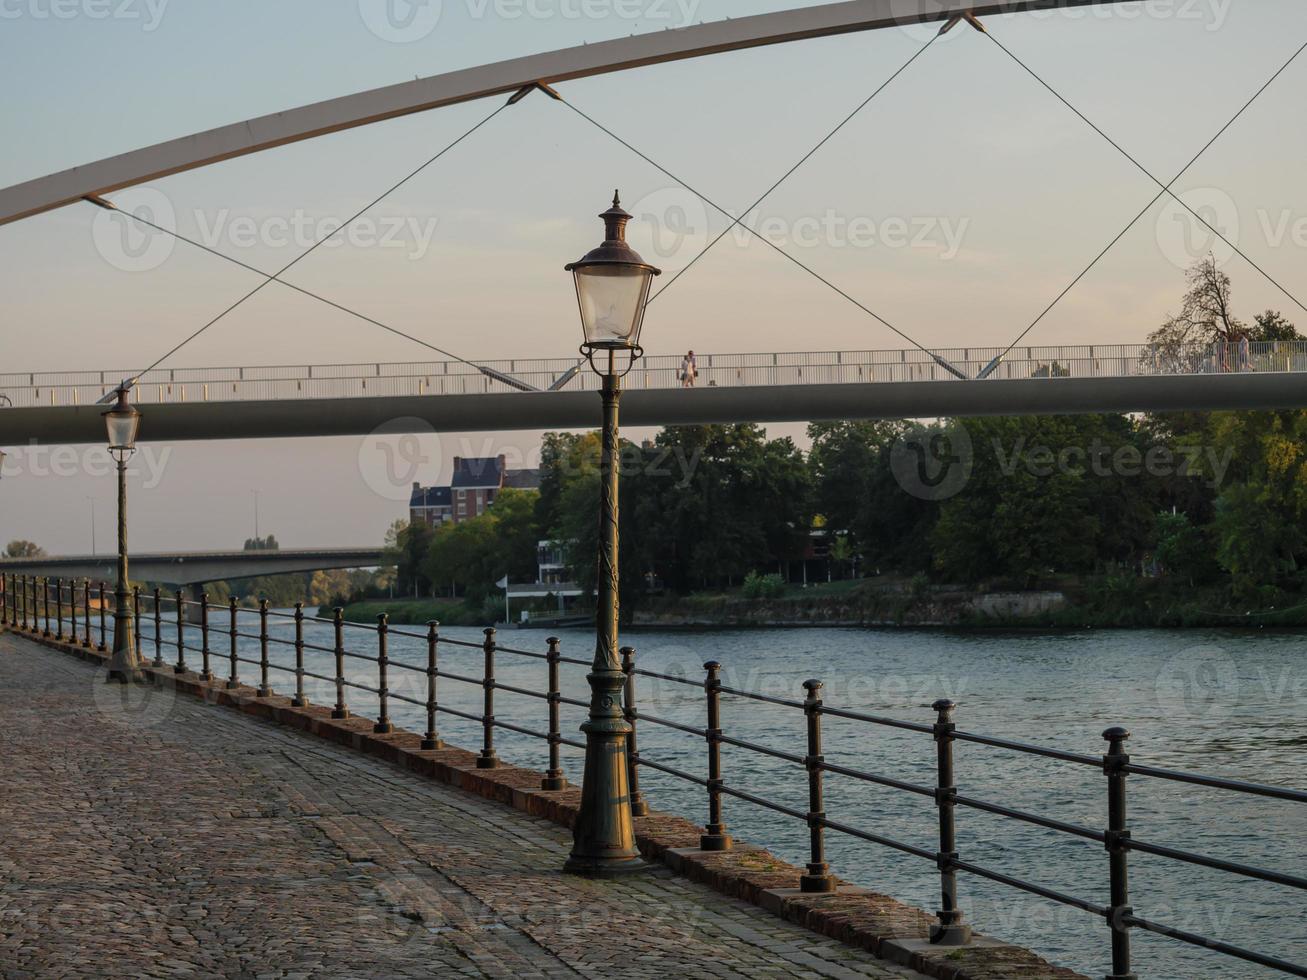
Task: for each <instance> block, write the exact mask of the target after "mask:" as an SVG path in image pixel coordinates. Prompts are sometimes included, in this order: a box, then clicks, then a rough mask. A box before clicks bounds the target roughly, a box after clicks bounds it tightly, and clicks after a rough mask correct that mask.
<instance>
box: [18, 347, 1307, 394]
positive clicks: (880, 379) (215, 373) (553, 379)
mask: <svg viewBox="0 0 1307 980" xmlns="http://www.w3.org/2000/svg"><path fill="white" fill-rule="evenodd" d="M1004 354H1005V352H1004V350H1003V349H1002V348H955V349H947V350H941V351H937V352H935V356H932V355H930V354H927V353H926V352H924V351H920V350H898V351H887V350H865V351H817V352H788V353H742V354H700V355H698V356H697V357H696V362H697V366H698V377H697V382H696V383H697V386H699V387H721V388H737V387H757V386H771V385H802V384H866V383H886V382H913V381H956V380H961V379H964V378H965V379H975V378H977V377H978V376H979V375H981V374H982V373H984V372H986V371H988V373H987V374H986V375H985V376H986V378H988V379H1003V380H1019V379H1032V378H1033V379H1038V378H1045V379H1050V380H1055V379H1059V378H1118V377H1120V378H1124V377H1159V376H1166V375H1207V374H1230V373H1244V372H1248V373H1253V372H1257V373H1263V374H1266V373H1286V372H1307V341H1275V342H1259V343H1253V344H1249V345H1248V346H1247V348H1246V349H1243V348H1241V347H1240V345H1238V344H1219V343H1218V344H1213V345H1206V346H1190V347H1187V348H1183V349H1175V348H1169V347H1168V348H1163V347H1157V346H1150V345H1144V344H1117V345H1089V344H1085V345H1077V346H1061V347H1033V346H1031V347H1017V348H1014V349H1013V350H1011V351H1009V352H1006V355H1005V356H1003V357H1002V359H1001V360H1000V361H998V362H997V363H995V358H998V357H1000V355H1004ZM580 363H581V362H579V361H578V360H577V359H576V358H552V359H534V360H531V359H524V360H497V361H486V362H484V363H483V364H481V365H479V366H474V365H469V364H465V363H462V362H459V361H433V362H425V363H413V362H407V363H375V364H334V365H331V364H329V365H316V366H315V365H299V366H274V367H229V368H160V369H156V370H154V371H150V372H148V373H146V374H145V375H143V376H142V377H141V378H140V381H139V384H138V387H137V389H136V400H137V401H138V402H139V403H141V404H146V405H150V404H185V403H188V402H228V401H279V400H286V399H328V398H367V397H426V396H442V395H478V394H492V393H513V392H517V391H519V390H520V389H519V388H518V387H515V386H514V385H513V384H512V383H511V381H514V380H515V381H517V382H521V383H524V384H526V385H528V386H529V387H532V388H537V389H541V390H559V391H581V390H586V391H589V390H598V386H599V379H598V378H597V377H596V376H595V375H594V374H593V373H592V372H590V371H588V370H579V367H580ZM481 368H484V370H482V369H481ZM130 376H131V372H126V371H125V372H115V371H93V372H88V371H83V372H63V373H51V374H37V373H17V374H16V373H8V374H0V406H4V405H6V404H7V405H9V406H13V407H20V408H27V407H58V406H69V405H91V404H94V403H95V402H96V401H97V400H98V399H100V398H102V397H103V396H104V395H106V394H107V393H108V392H109V391H111V390H112V389H113V387H114V386H115V385H116V384H118V383H119V381H121V379H122V378H124V377H130ZM505 379H509V380H505ZM626 384H627V386H628V388H634V389H667V388H677V387H680V386H681V385H682V377H681V358H680V357H679V356H663V355H659V356H651V357H647V358H644V359H643V360H641V361H639V362H638V363H637V364H636V365H635V368H634V369H633V370H632V372H631V373H630V375H628V377H627V380H626Z"/></svg>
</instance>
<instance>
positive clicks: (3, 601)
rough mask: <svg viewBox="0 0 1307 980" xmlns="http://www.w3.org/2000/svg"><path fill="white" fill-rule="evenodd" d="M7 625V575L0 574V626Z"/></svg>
mask: <svg viewBox="0 0 1307 980" xmlns="http://www.w3.org/2000/svg"><path fill="white" fill-rule="evenodd" d="M8 625H9V575H8V574H2V575H0V626H8Z"/></svg>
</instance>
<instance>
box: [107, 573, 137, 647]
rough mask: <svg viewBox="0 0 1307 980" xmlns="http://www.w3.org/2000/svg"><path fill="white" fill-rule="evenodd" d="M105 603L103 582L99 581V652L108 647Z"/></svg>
mask: <svg viewBox="0 0 1307 980" xmlns="http://www.w3.org/2000/svg"><path fill="white" fill-rule="evenodd" d="M106 605H107V603H106V602H105V601H104V583H103V582H101V583H100V652H101V653H104V652H105V651H107V650H108V649H109V644H108V636H109V631H108V630H107V629H106V628H105V627H106V624H105V616H106V615H107V611H106V609H105V607H106ZM136 649H138V650H139V649H140V647H139V646H138V647H137V648H136Z"/></svg>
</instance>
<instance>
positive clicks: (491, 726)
mask: <svg viewBox="0 0 1307 980" xmlns="http://www.w3.org/2000/svg"><path fill="white" fill-rule="evenodd" d="M485 634H486V641H485V643H484V644H483V645H482V649H483V650H484V651H485V655H486V658H485V672H484V673H483V675H482V678H481V686H482V688H483V689H484V691H485V697H484V699H483V708H482V713H481V754H480V755H478V756H477V768H478V769H494V768H496V767H498V765H499V759H498V758H497V757H496V756H495V629H494V627H493V626H487V627H486V629H485Z"/></svg>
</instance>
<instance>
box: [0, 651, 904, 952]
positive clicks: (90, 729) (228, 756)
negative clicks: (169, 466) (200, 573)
mask: <svg viewBox="0 0 1307 980" xmlns="http://www.w3.org/2000/svg"><path fill="white" fill-rule="evenodd" d="M123 690H124V689H122V688H119V687H110V686H108V685H106V684H104V683H103V679H102V677H101V676H100V672H99V671H98V670H97V669H96V668H94V667H92V666H90V665H88V664H84V663H82V662H80V661H75V660H71V659H69V658H68V657H66V656H64V655H61V654H58V653H54V652H51V651H49V650H46V649H44V648H42V647H39V646H37V645H35V644H33V643H31V642H29V641H27V640H23V639H20V638H17V637H14V636H9V635H0V744H4V745H5V747H6V758H5V765H4V766H3V769H0V918H2V919H3V920H4V923H5V925H4V927H3V928H0V963H5V964H6V965H7V967H8V968H9V969H10V970H13V971H15V975H19V976H54V975H60V976H71V975H75V976H91V975H104V974H106V973H113V974H115V975H122V976H151V977H155V976H175V975H180V974H192V973H194V974H202V975H215V974H221V975H228V976H233V975H241V976H254V975H259V976H319V975H322V976H413V977H418V976H424V977H425V976H433V975H438V976H453V975H460V976H495V977H503V976H519V977H604V976H613V975H616V974H619V973H620V974H621V975H622V976H630V977H668V976H704V975H711V976H714V977H791V976H808V977H811V976H830V977H837V976H838V977H915V976H917V975H916V974H913V973H911V972H910V971H905V970H903V969H901V968H898V967H891V966H888V965H886V964H883V963H881V962H880V961H877V960H875V959H873V958H872V957H871V956H870V955H869V954H866V953H863V952H860V951H857V950H854V949H851V948H849V947H845V946H842V945H840V944H838V943H835V942H833V941H830V940H826V939H823V938H821V937H819V936H816V935H815V934H813V933H809V932H807V931H805V930H803V929H800V928H798V927H797V926H792V925H790V924H788V923H785V922H782V921H781V920H779V919H775V918H773V917H771V916H770V915H768V914H767V913H764V912H761V911H759V910H757V909H755V908H753V907H751V906H746V905H744V904H742V903H740V902H737V901H734V900H731V899H726V898H723V897H722V896H720V895H718V894H717V893H715V892H710V891H708V890H707V889H706V888H703V887H701V886H698V885H694V884H690V883H688V882H686V881H683V880H681V879H678V878H674V877H672V876H671V875H670V873H669V872H667V871H665V870H655V871H652V872H650V873H648V874H646V875H641V876H638V877H637V878H633V879H629V880H626V881H618V882H591V881H585V880H580V879H576V878H572V877H568V876H564V875H563V874H562V873H561V872H560V871H559V867H560V866H561V864H562V861H563V858H564V857H565V855H566V852H567V848H568V845H569V843H570V841H569V839H568V837H567V834H566V832H565V831H564V830H562V829H560V828H558V827H556V826H554V825H553V824H549V823H546V822H544V821H540V820H532V819H530V818H528V817H526V816H523V815H521V814H519V813H517V812H516V811H513V810H510V809H508V808H506V807H503V806H500V805H499V804H495V803H492V802H488V801H485V800H482V799H480V798H478V797H473V796H470V795H467V794H465V793H462V792H460V791H458V790H454V789H450V788H447V787H444V786H441V785H437V784H435V783H433V782H431V781H428V780H424V779H422V778H420V777H418V776H413V775H410V774H408V773H404V772H401V771H399V770H397V769H395V768H393V767H390V766H388V765H386V764H384V763H381V762H377V761H374V760H371V759H367V758H364V757H360V756H358V755H355V754H352V753H350V752H349V751H348V750H345V749H341V748H337V747H335V746H332V745H328V744H324V743H322V742H319V741H317V740H314V739H311V738H309V737H307V736H302V735H299V734H297V733H293V732H289V731H287V730H285V729H281V728H277V727H274V726H272V725H270V724H266V723H263V722H259V721H256V720H253V719H250V718H248V717H246V716H243V715H240V714H237V713H234V712H231V711H228V710H224V709H221V708H217V707H213V706H210V705H206V704H204V703H202V702H199V701H195V700H192V699H190V698H189V697H186V696H176V695H174V694H173V693H172V692H170V691H167V690H163V689H157V688H131V689H128V690H129V691H130V694H131V697H130V699H129V700H128V701H127V702H126V704H125V705H124V703H123V702H122V701H121V700H120V698H121V692H122V691H123ZM615 927H618V928H621V929H622V933H623V935H622V938H621V940H620V941H616V940H615V936H614V934H613V932H612V930H613V929H614V928H615Z"/></svg>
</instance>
